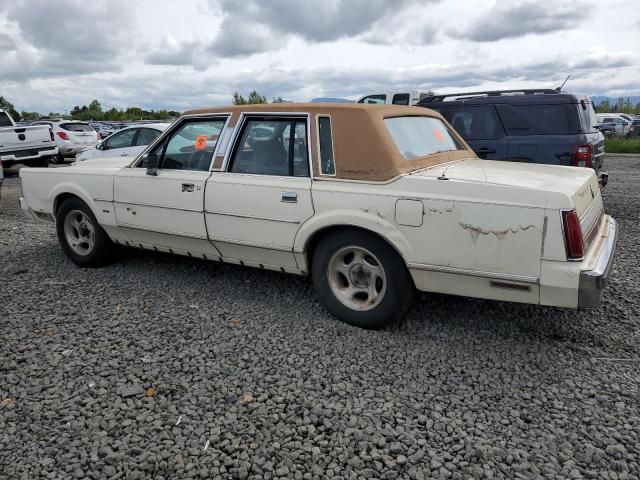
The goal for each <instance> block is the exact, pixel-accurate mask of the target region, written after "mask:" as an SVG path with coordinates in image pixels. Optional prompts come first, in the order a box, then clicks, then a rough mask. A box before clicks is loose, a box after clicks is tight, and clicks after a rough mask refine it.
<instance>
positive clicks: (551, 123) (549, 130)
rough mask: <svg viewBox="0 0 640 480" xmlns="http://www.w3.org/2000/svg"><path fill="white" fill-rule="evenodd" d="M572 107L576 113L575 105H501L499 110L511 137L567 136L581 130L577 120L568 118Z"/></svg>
mask: <svg viewBox="0 0 640 480" xmlns="http://www.w3.org/2000/svg"><path fill="white" fill-rule="evenodd" d="M570 107H574V109H573V112H575V105H499V106H498V110H499V112H500V116H501V117H502V122H503V123H504V127H505V128H506V130H507V133H508V134H509V135H567V134H571V133H578V132H577V130H579V126H578V125H575V124H576V121H577V118H574V119H572V120H573V121H570V118H569V116H568V113H567V111H568V110H569V108H570ZM573 116H574V117H576V115H575V113H573Z"/></svg>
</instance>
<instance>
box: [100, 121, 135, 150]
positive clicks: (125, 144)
mask: <svg viewBox="0 0 640 480" xmlns="http://www.w3.org/2000/svg"><path fill="white" fill-rule="evenodd" d="M138 130H139V129H138V128H128V129H126V130H123V131H121V132H117V133H114V134H113V135H111V136H110V137H109V138H107V139H106V140H105V141H104V142H102V143H100V144H99V145H100V149H99V150H100V157H114V156H118V155H120V156H122V157H126V156H128V155H129V154H130V153H129V149H130V148H131V145H133V142H134V140H135V138H136V136H137V135H138Z"/></svg>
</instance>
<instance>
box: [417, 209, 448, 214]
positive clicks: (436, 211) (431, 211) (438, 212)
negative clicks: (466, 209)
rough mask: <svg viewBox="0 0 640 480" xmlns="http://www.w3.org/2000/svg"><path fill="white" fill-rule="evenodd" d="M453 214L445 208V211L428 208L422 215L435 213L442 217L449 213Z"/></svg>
mask: <svg viewBox="0 0 640 480" xmlns="http://www.w3.org/2000/svg"><path fill="white" fill-rule="evenodd" d="M451 212H453V209H452V208H447V209H442V210H441V209H438V208H428V209H427V210H425V211H424V212H423V213H422V214H423V215H426V214H427V213H436V214H438V215H442V214H443V213H451Z"/></svg>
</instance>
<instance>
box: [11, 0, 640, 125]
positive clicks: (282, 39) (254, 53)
mask: <svg viewBox="0 0 640 480" xmlns="http://www.w3.org/2000/svg"><path fill="white" fill-rule="evenodd" d="M582 1H583V2H584V1H585V0H582ZM611 1H612V2H613V5H614V7H615V8H613V7H611V4H610V3H607V4H604V3H603V2H598V3H596V4H594V5H593V6H592V8H591V10H589V12H588V13H584V14H581V13H580V12H578V13H577V14H574V15H572V16H571V21H570V22H569V21H568V19H567V18H568V16H567V13H566V10H565V9H564V7H562V6H560V7H558V8H555V9H553V10H550V13H548V15H547V16H543V18H538V16H536V15H533V13H531V12H533V10H527V8H531V6H530V5H531V2H529V1H527V2H522V1H520V2H517V3H515V4H514V3H511V2H510V3H509V4H508V5H507V6H505V3H503V2H500V5H501V6H495V5H498V3H497V2H496V3H494V4H489V6H488V7H487V8H485V10H483V11H478V10H477V8H476V7H477V5H478V3H477V2H476V1H475V0H447V1H446V2H444V1H437V0H402V2H387V1H382V0H374V1H366V2H365V0H310V1H308V2H304V7H303V6H302V5H303V4H302V3H293V4H292V3H291V2H289V1H285V0H273V1H269V2H264V1H262V2H257V1H256V0H248V1H246V2H235V1H234V2H231V1H229V0H209V1H208V2H207V1H205V0H200V1H199V2H194V3H193V4H192V3H188V2H187V3H184V2H183V3H176V2H171V1H170V0H155V1H154V2H150V1H144V2H129V3H125V2H124V0H116V1H115V2H107V1H106V0H94V1H93V2H90V3H86V2H84V1H81V0H59V1H58V2H49V1H48V0H31V1H29V2H27V1H24V0H4V1H3V2H2V3H1V4H0V95H2V96H4V97H6V98H8V99H9V100H10V101H12V102H13V103H14V104H16V107H17V108H18V109H19V110H29V111H31V110H35V111H41V112H45V113H47V112H49V111H61V112H62V111H64V110H70V109H71V108H72V107H73V106H74V105H82V104H87V103H88V102H90V101H91V100H92V99H93V98H97V99H99V100H100V101H101V102H102V104H103V105H105V106H108V107H111V106H116V107H127V106H142V107H145V108H164V107H166V108H169V109H179V110H183V109H186V108H191V107H198V106H206V105H216V104H225V103H229V102H230V99H231V95H232V93H233V92H234V91H239V92H241V93H244V94H246V93H248V92H249V91H250V90H253V89H257V90H258V92H260V93H261V94H263V95H265V96H267V98H271V97H276V96H281V97H283V98H287V99H290V100H300V101H305V100H309V99H311V98H314V97H319V96H349V97H351V98H354V97H357V96H359V95H361V94H364V93H366V92H370V91H372V90H381V89H399V88H412V89H413V88H417V89H421V88H424V89H434V90H436V91H441V92H450V91H454V90H467V89H477V88H519V87H556V86H558V85H559V83H561V82H562V81H563V80H564V77H565V76H566V75H567V74H569V73H572V74H573V77H572V80H571V81H570V82H569V84H568V85H567V88H568V89H569V90H576V91H581V92H584V93H588V94H607V93H612V94H613V93H615V94H616V95H619V94H624V93H625V92H626V93H628V94H629V95H631V94H636V95H637V94H638V93H640V80H639V79H638V77H637V72H638V71H639V70H640V50H639V48H640V47H639V46H638V45H637V38H636V36H637V35H636V34H635V32H636V30H635V29H634V28H632V27H633V26H635V25H636V23H637V17H636V18H634V17H633V15H632V14H629V15H626V16H625V17H624V19H623V20H620V12H624V11H626V12H635V11H636V10H637V8H635V9H634V7H635V0H611ZM492 5H493V6H492ZM572 5H573V4H572ZM151 6H153V8H151ZM60 11H64V12H65V15H58V13H59V12H60ZM496 12H497V15H495V18H494V16H490V14H491V13H493V14H496ZM523 12H524V13H526V12H530V15H528V16H529V17H531V18H523ZM497 18H501V19H502V21H501V22H502V23H500V22H498V20H496V19H497ZM52 19H53V20H52ZM505 19H507V20H509V22H507V23H508V24H506V25H504V24H503V23H504V21H505ZM482 22H485V23H484V29H485V30H491V31H490V32H489V33H488V34H487V35H485V36H484V37H483V38H479V37H477V35H478V32H477V31H476V30H478V29H479V28H480V27H478V25H481V24H482ZM487 22H488V23H487ZM492 22H498V23H496V24H495V25H494V24H493V23H492ZM616 22H617V23H616ZM611 24H616V25H619V28H615V29H608V30H607V34H606V35H600V34H596V33H595V32H600V31H602V25H611ZM460 25H462V27H460ZM515 25H517V28H516V26H515ZM489 27H492V28H489ZM493 27H495V28H493ZM456 28H457V30H456ZM460 28H462V30H460ZM474 29H475V30H474ZM452 30H455V32H456V34H457V35H458V36H457V37H453V38H452V37H451V32H452ZM478 31H479V30H478ZM461 32H464V34H461ZM514 32H515V33H514ZM516 33H517V34H516ZM489 38H494V39H495V40H496V41H484V40H487V39H489ZM498 38H499V40H498Z"/></svg>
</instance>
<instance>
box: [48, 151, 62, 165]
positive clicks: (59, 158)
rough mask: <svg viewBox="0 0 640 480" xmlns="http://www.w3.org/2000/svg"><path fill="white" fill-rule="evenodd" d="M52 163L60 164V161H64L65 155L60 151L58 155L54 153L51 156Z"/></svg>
mask: <svg viewBox="0 0 640 480" xmlns="http://www.w3.org/2000/svg"><path fill="white" fill-rule="evenodd" d="M51 163H53V164H54V165H58V164H60V163H64V157H63V156H62V154H60V153H59V154H58V155H53V156H52V157H51Z"/></svg>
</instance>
